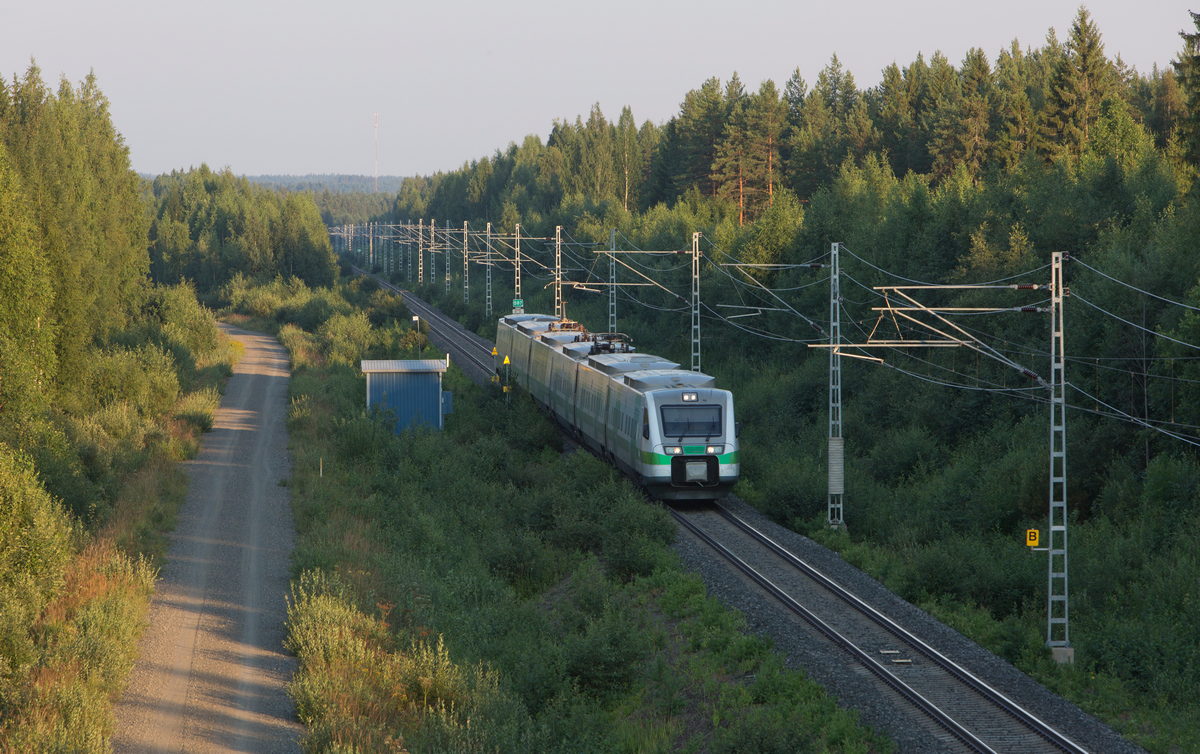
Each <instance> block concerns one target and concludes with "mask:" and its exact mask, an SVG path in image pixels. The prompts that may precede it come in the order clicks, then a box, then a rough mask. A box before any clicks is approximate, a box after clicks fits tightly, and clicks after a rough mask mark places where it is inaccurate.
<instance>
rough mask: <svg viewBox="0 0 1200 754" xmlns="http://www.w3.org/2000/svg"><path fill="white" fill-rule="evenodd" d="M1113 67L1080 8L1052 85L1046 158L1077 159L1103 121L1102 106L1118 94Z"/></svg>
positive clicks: (1096, 31)
mask: <svg viewBox="0 0 1200 754" xmlns="http://www.w3.org/2000/svg"><path fill="white" fill-rule="evenodd" d="M1115 83H1116V76H1115V71H1114V69H1113V65H1112V63H1110V62H1109V61H1108V59H1107V58H1106V57H1105V56H1104V44H1103V42H1101V40H1100V30H1099V29H1098V28H1096V24H1095V23H1094V22H1093V21H1092V18H1091V16H1090V15H1089V14H1088V12H1087V8H1084V7H1080V8H1079V13H1078V14H1077V15H1076V16H1075V21H1074V22H1073V23H1072V24H1071V36H1070V38H1069V39H1068V40H1067V45H1066V54H1065V55H1064V56H1063V57H1062V59H1061V60H1060V61H1059V63H1058V68H1057V69H1056V70H1055V72H1054V78H1053V79H1052V80H1051V83H1050V96H1049V100H1048V101H1047V103H1046V113H1045V117H1044V119H1043V123H1042V138H1043V146H1042V149H1043V154H1044V156H1045V157H1046V158H1047V159H1052V158H1054V157H1055V156H1057V155H1060V154H1068V155H1071V156H1074V157H1078V156H1079V155H1080V154H1081V153H1082V152H1083V150H1084V149H1085V148H1086V147H1087V142H1088V138H1089V136H1090V133H1091V130H1092V128H1093V127H1094V126H1095V124H1096V121H1097V120H1098V119H1099V118H1100V103H1102V102H1103V101H1104V99H1105V98H1106V97H1108V96H1110V95H1111V94H1113V93H1114V91H1115Z"/></svg>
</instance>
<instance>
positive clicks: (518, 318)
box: [496, 314, 740, 500]
mask: <svg viewBox="0 0 1200 754" xmlns="http://www.w3.org/2000/svg"><path fill="white" fill-rule="evenodd" d="M505 357H507V358H508V360H509V363H510V368H511V370H512V372H513V374H514V376H515V378H516V381H517V382H518V383H519V384H520V385H521V386H522V387H524V388H525V389H527V390H528V391H529V393H530V395H532V396H533V399H534V400H535V401H537V402H538V403H539V404H540V405H541V406H542V407H543V408H544V409H546V410H547V411H548V412H549V413H550V414H551V415H552V416H553V417H554V419H555V420H556V421H557V422H558V423H559V424H560V425H562V426H563V427H565V428H566V429H567V430H568V431H570V432H572V433H574V434H575V435H576V436H577V437H579V438H580V439H581V440H582V441H583V442H584V443H586V444H587V446H588V447H590V448H591V449H592V450H594V451H595V452H597V453H599V454H600V455H601V456H603V457H605V458H608V459H610V460H612V461H613V462H615V463H616V464H617V466H618V467H619V468H620V469H621V470H623V471H624V472H625V473H627V474H630V475H632V476H633V477H634V478H635V479H637V480H638V481H639V482H641V484H642V485H644V486H645V488H646V490H647V491H648V492H649V493H650V494H651V495H653V496H654V497H657V498H661V499H664V500H715V499H717V498H720V497H723V496H725V495H726V494H727V493H728V492H729V491H730V490H731V489H732V488H733V485H734V483H735V482H736V481H737V479H738V473H739V464H738V434H739V430H740V426H739V424H738V423H737V421H735V420H734V414H733V395H732V394H731V393H730V392H729V391H728V390H719V389H717V388H716V386H715V380H714V379H713V378H712V377H710V376H708V375H706V374H701V373H700V372H692V371H688V370H684V369H680V368H679V364H677V363H675V362H671V361H667V360H666V359H663V358H660V357H658V356H653V355H651V354H644V353H638V352H637V351H636V350H635V349H634V348H633V345H632V344H631V343H630V341H629V338H628V337H626V336H624V335H621V334H618V333H596V334H593V333H589V332H588V331H587V330H585V329H584V328H583V327H582V326H580V325H579V324H578V323H575V322H571V321H570V320H560V319H558V318H557V317H552V316H548V315H545V314H512V315H508V316H505V317H502V318H501V319H500V321H499V323H498V324H497V327H496V369H497V372H498V373H500V374H504V372H503V368H504V367H503V365H504V359H505Z"/></svg>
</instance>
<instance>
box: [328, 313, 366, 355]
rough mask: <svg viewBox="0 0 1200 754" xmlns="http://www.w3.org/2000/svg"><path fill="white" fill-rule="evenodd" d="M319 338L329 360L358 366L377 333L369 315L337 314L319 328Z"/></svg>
mask: <svg viewBox="0 0 1200 754" xmlns="http://www.w3.org/2000/svg"><path fill="white" fill-rule="evenodd" d="M317 340H318V342H319V343H320V344H321V351H322V352H323V353H324V354H325V358H326V359H327V360H329V361H330V362H333V363H336V364H347V365H349V366H353V367H357V366H358V363H359V361H360V360H361V359H362V358H363V357H364V356H365V355H366V354H367V351H368V350H369V349H370V348H371V346H372V344H373V343H374V342H375V334H374V333H373V332H372V330H371V321H370V320H369V319H367V315H365V314H362V313H359V314H353V315H345V314H335V315H334V316H332V317H330V318H329V319H328V320H326V322H325V323H324V324H323V325H321V326H320V328H318V330H317Z"/></svg>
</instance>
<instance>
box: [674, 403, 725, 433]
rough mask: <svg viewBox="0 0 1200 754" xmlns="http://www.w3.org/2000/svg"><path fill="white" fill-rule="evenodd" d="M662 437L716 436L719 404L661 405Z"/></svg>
mask: <svg viewBox="0 0 1200 754" xmlns="http://www.w3.org/2000/svg"><path fill="white" fill-rule="evenodd" d="M660 410H661V411H662V432H663V437H679V438H683V437H718V436H720V434H721V407H720V406H663V407H662V408H661V409H660Z"/></svg>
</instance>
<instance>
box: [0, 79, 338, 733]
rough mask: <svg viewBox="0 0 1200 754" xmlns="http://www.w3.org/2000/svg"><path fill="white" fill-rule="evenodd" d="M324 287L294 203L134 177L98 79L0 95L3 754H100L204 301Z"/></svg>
mask: <svg viewBox="0 0 1200 754" xmlns="http://www.w3.org/2000/svg"><path fill="white" fill-rule="evenodd" d="M281 275H283V276H289V277H291V278H293V279H296V280H301V279H305V280H311V281H312V282H313V283H314V284H326V285H332V284H333V283H334V282H336V277H337V275H338V268H337V265H336V260H335V258H334V257H333V254H332V251H331V249H330V245H329V238H328V235H327V234H326V232H325V226H324V224H323V223H322V222H321V218H320V214H319V212H318V210H317V208H316V206H315V204H314V203H313V201H312V199H311V197H309V196H308V195H307V194H284V193H281V192H277V191H270V190H267V189H264V188H259V187H252V186H251V185H250V184H249V183H248V182H246V181H245V180H238V179H235V178H234V177H233V176H232V175H231V174H230V173H229V172H228V171H224V172H222V173H213V172H212V171H210V170H208V168H207V167H203V166H202V167H201V168H200V169H198V170H194V171H189V172H188V173H175V174H171V175H169V176H160V177H159V178H157V179H155V180H154V181H153V182H149V181H144V180H142V179H140V178H139V177H138V175H137V174H136V173H135V172H134V171H133V170H132V169H131V167H130V162H129V150H128V147H127V146H126V144H125V142H124V139H123V138H122V136H121V135H120V134H119V133H118V132H117V131H116V129H115V128H114V127H113V124H112V120H111V118H110V115H109V110H108V101H107V99H106V98H105V96H104V94H103V93H102V92H101V90H100V88H99V85H98V82H97V81H96V79H95V77H94V76H91V75H89V76H88V77H87V78H86V79H85V80H84V81H82V82H80V83H79V84H78V85H75V84H72V83H71V82H69V81H67V80H65V79H63V80H62V81H60V82H59V85H58V87H57V89H52V88H51V87H49V86H48V85H47V84H46V83H45V82H44V81H43V79H42V75H41V71H40V70H39V68H38V67H37V65H36V64H31V65H30V67H29V68H28V70H26V71H25V72H24V75H23V76H14V77H13V79H12V80H11V81H3V82H0V751H4V752H9V751H14V752H16V751H106V750H108V737H109V735H110V734H111V727H112V720H111V713H110V707H111V703H112V699H113V697H114V695H115V694H116V693H117V692H119V691H120V690H121V688H123V686H124V678H125V677H126V675H127V674H128V672H129V671H130V669H131V668H132V666H133V661H134V656H135V654H136V651H137V637H138V636H139V635H140V633H141V628H142V626H141V623H142V621H143V620H144V616H145V614H146V606H147V603H148V600H149V596H150V592H151V589H152V587H153V583H154V579H155V575H156V573H157V568H158V567H159V566H160V565H161V563H162V558H163V556H164V554H165V550H166V538H165V532H166V531H168V530H170V529H171V528H172V526H173V521H174V518H175V514H176V511H177V510H178V507H179V505H180V504H181V503H182V500H183V496H184V494H185V492H186V486H187V480H186V477H185V475H184V474H183V472H182V470H181V469H180V468H179V467H178V464H177V462H178V461H180V460H183V459H186V458H188V457H190V456H191V455H193V454H194V453H195V451H196V449H197V448H198V446H199V442H200V436H201V434H202V433H203V432H204V431H205V430H207V429H210V428H211V427H212V423H213V416H214V412H215V411H216V408H217V405H218V404H219V402H220V398H221V393H220V391H221V386H222V385H223V382H224V380H225V379H226V378H227V377H228V376H229V375H230V374H231V373H232V368H233V365H234V364H235V363H236V361H237V359H238V357H239V351H238V349H237V348H236V347H235V346H234V344H233V342H232V341H230V340H228V339H226V338H225V337H224V336H222V335H221V333H220V332H219V330H218V328H217V322H216V317H215V315H214V314H213V312H212V310H211V309H209V308H207V307H205V306H204V305H202V304H201V302H200V300H199V299H198V298H197V294H198V293H199V295H200V296H201V297H204V296H206V295H208V293H209V291H210V290H211V288H212V287H213V286H216V285H220V284H224V283H225V282H227V281H228V280H229V279H230V278H232V277H236V278H237V279H239V280H240V279H248V277H247V276H258V278H260V279H262V280H264V281H269V280H271V279H274V278H275V277H277V276H281Z"/></svg>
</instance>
